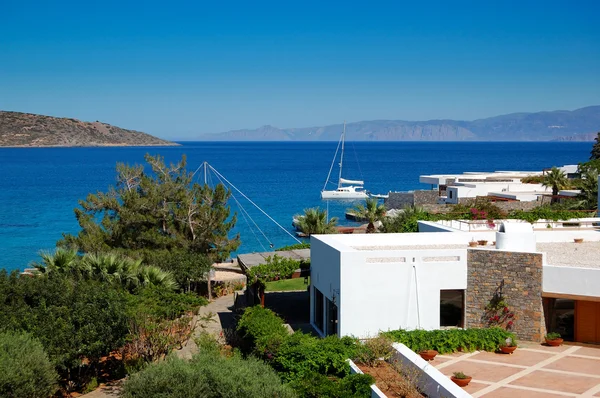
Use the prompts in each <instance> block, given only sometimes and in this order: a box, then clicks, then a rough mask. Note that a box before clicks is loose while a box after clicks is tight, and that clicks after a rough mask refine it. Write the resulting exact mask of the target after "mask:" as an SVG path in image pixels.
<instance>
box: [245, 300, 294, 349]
mask: <svg viewBox="0 0 600 398" xmlns="http://www.w3.org/2000/svg"><path fill="white" fill-rule="evenodd" d="M237 331H238V333H239V335H240V337H241V338H242V347H241V349H242V352H244V353H245V354H249V353H254V354H256V355H259V356H263V355H271V354H272V353H274V352H276V351H277V349H278V347H279V345H280V344H281V343H282V342H283V340H284V339H285V338H286V337H287V336H288V335H289V333H288V331H287V329H286V328H285V326H284V322H283V319H281V318H280V317H278V316H277V314H275V313H274V312H273V311H271V310H270V309H267V308H262V307H261V306H259V305H257V306H254V307H250V308H247V309H246V311H244V314H243V315H242V317H241V318H240V320H239V322H238V325H237Z"/></svg>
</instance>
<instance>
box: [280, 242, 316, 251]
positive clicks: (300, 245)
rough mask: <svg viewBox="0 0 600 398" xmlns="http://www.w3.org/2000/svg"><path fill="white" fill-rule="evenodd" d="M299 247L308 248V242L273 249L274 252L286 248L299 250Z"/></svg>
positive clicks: (285, 249)
mask: <svg viewBox="0 0 600 398" xmlns="http://www.w3.org/2000/svg"><path fill="white" fill-rule="evenodd" d="M299 249H310V243H296V244H295V245H289V246H283V247H280V248H279V249H275V251H276V252H283V251H287V250H299Z"/></svg>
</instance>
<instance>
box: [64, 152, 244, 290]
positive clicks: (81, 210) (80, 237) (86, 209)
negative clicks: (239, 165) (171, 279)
mask: <svg viewBox="0 0 600 398" xmlns="http://www.w3.org/2000/svg"><path fill="white" fill-rule="evenodd" d="M145 160H146V162H147V163H148V164H149V165H150V167H151V172H149V173H148V172H146V171H145V170H144V167H143V166H137V165H136V166H129V165H125V164H118V165H117V184H116V187H111V188H110V189H109V190H108V192H98V193H96V194H89V195H88V196H87V198H86V199H85V200H81V201H79V205H80V207H78V208H76V209H75V216H76V218H77V221H78V223H79V226H80V227H81V231H80V232H79V233H78V234H77V235H71V234H63V239H62V240H61V241H59V242H58V245H59V246H60V247H65V248H71V249H77V250H79V251H82V252H85V253H98V252H107V251H117V252H122V253H124V254H126V255H128V256H130V257H133V258H143V259H144V261H145V263H147V264H151V265H158V266H160V267H162V268H164V269H166V270H171V269H172V268H174V267H178V269H177V270H173V272H174V273H175V274H176V275H175V276H176V278H177V279H178V282H179V283H180V284H182V285H183V284H186V285H187V284H189V281H190V279H194V280H198V279H199V278H201V277H202V276H203V275H204V274H205V273H206V271H207V270H208V268H209V267H210V264H212V263H213V262H215V261H223V260H224V259H225V258H227V256H229V253H230V252H231V251H234V250H236V249H237V247H238V246H239V244H240V239H239V235H237V236H235V237H233V238H229V236H228V235H229V232H230V231H231V229H232V228H233V227H234V225H235V223H236V216H235V214H234V215H233V216H231V213H230V208H229V206H227V200H228V199H229V197H230V195H231V193H230V192H229V191H228V190H227V189H226V188H225V187H224V186H223V185H220V184H219V185H217V186H216V187H215V188H214V189H212V188H210V187H209V186H207V185H200V184H198V183H195V182H193V173H191V172H188V171H187V170H186V168H185V167H186V158H185V155H184V156H183V157H182V159H181V161H179V162H178V163H176V164H171V165H169V166H167V165H165V162H164V159H163V158H162V157H160V156H150V155H146V157H145ZM171 259H177V261H171ZM175 263H177V264H175ZM182 264H184V265H185V267H186V269H181V267H182ZM194 267H195V268H197V270H192V269H187V268H194ZM178 273H181V274H179V275H178ZM183 274H185V279H186V280H185V281H183V280H181V278H180V277H178V276H181V275H183Z"/></svg>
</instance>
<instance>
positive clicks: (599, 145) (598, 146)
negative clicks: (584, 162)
mask: <svg viewBox="0 0 600 398" xmlns="http://www.w3.org/2000/svg"><path fill="white" fill-rule="evenodd" d="M598 159H600V131H599V132H598V135H597V136H596V142H595V143H594V146H592V156H590V160H598Z"/></svg>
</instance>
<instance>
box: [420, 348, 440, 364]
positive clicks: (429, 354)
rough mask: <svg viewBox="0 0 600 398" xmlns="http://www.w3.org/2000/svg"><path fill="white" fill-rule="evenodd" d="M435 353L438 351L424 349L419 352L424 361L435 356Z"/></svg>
mask: <svg viewBox="0 0 600 398" xmlns="http://www.w3.org/2000/svg"><path fill="white" fill-rule="evenodd" d="M437 354H438V352H437V351H436V350H424V351H421V352H419V355H420V356H421V358H423V359H424V360H426V361H431V360H432V359H433V358H435V356H436V355H437Z"/></svg>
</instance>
